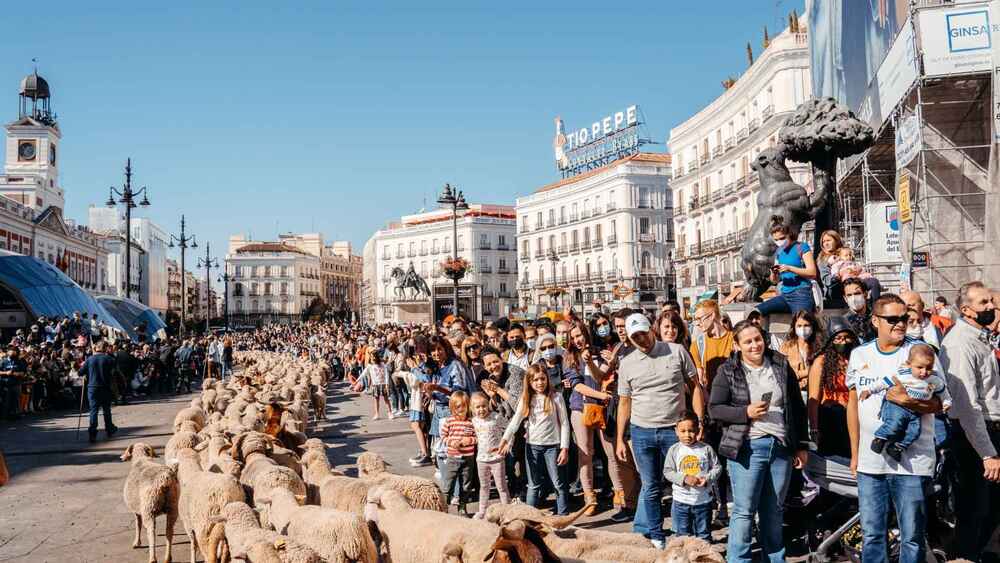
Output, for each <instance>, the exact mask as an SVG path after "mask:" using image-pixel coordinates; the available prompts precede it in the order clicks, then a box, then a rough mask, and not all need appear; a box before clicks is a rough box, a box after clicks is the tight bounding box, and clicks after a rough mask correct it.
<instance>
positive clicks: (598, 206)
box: [594, 195, 601, 213]
mask: <svg viewBox="0 0 1000 563" xmlns="http://www.w3.org/2000/svg"><path fill="white" fill-rule="evenodd" d="M594 211H596V212H598V213H600V212H601V196H599V195H598V196H594Z"/></svg>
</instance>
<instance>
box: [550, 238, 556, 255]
mask: <svg viewBox="0 0 1000 563" xmlns="http://www.w3.org/2000/svg"><path fill="white" fill-rule="evenodd" d="M549 250H551V251H552V252H555V251H556V235H549Z"/></svg>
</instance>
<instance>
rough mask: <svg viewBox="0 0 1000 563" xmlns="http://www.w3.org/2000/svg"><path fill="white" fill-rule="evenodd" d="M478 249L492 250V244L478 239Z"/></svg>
mask: <svg viewBox="0 0 1000 563" xmlns="http://www.w3.org/2000/svg"><path fill="white" fill-rule="evenodd" d="M479 250H493V245H492V244H490V243H489V242H483V241H479Z"/></svg>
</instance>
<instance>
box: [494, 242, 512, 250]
mask: <svg viewBox="0 0 1000 563" xmlns="http://www.w3.org/2000/svg"><path fill="white" fill-rule="evenodd" d="M497 250H510V245H508V244H507V243H506V242H501V243H497Z"/></svg>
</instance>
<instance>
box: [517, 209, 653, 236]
mask: <svg viewBox="0 0 1000 563" xmlns="http://www.w3.org/2000/svg"><path fill="white" fill-rule="evenodd" d="M639 207H640V208H643V209H651V208H652V206H651V205H650V204H649V202H645V205H642V204H640V205H639ZM617 209H618V205H617V204H614V203H609V204H607V206H606V207H604V208H603V209H602V208H601V207H599V206H595V207H594V208H593V209H590V210H586V211H584V212H582V213H579V214H577V213H570V214H569V215H568V216H563V217H559V219H558V220H556V219H547V220H545V222H544V223H535V228H534V230H535V231H540V230H542V229H546V228H552V227H555V226H556V225H568V224H570V223H576V222H577V221H582V220H584V219H590V218H591V217H597V216H598V215H601V214H603V213H605V212H607V213H611V212H612V211H615V210H617ZM531 231H532V229H531V228H530V227H529V226H528V225H527V224H522V225H521V231H520V232H522V233H528V232H531Z"/></svg>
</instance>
